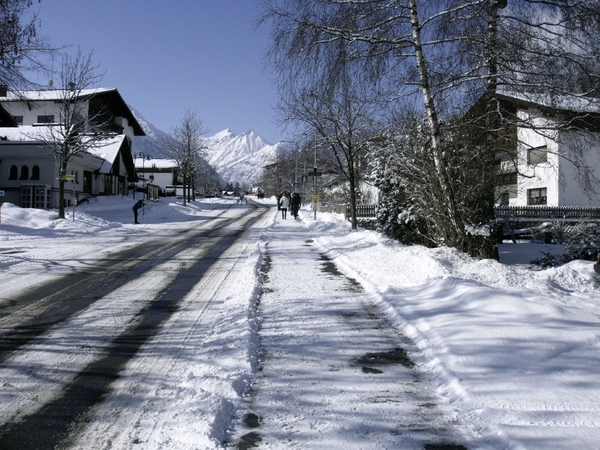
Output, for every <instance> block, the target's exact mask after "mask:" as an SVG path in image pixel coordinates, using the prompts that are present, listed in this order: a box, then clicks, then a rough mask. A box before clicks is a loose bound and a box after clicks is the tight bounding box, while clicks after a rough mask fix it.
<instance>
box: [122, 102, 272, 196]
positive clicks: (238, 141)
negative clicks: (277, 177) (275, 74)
mask: <svg viewBox="0 0 600 450" xmlns="http://www.w3.org/2000/svg"><path fill="white" fill-rule="evenodd" d="M130 108H131V111H132V112H133V115H134V116H135V118H136V120H137V121H138V122H139V124H140V126H141V127H142V129H143V130H144V132H145V133H146V136H136V137H135V151H136V152H142V153H144V155H145V156H151V157H155V158H161V157H162V156H161V155H160V153H159V152H158V151H157V145H156V144H157V143H158V141H159V140H160V138H161V137H162V136H165V135H166V134H167V133H165V132H164V131H161V130H159V129H158V128H156V127H155V126H154V125H153V124H151V123H150V122H148V121H147V120H146V119H144V116H142V114H141V113H140V112H139V111H137V110H136V109H135V108H133V107H131V106H130ZM204 143H205V145H206V150H205V152H206V155H205V156H206V160H207V161H208V164H209V165H210V166H211V167H212V168H213V169H214V170H215V171H216V172H217V173H218V174H219V177H220V178H221V180H222V181H224V182H225V183H229V182H231V183H233V184H235V183H240V184H241V185H243V186H246V187H250V186H252V185H253V184H254V182H256V181H257V180H258V179H259V178H260V175H261V174H262V171H263V168H264V166H265V165H267V164H270V163H271V162H273V161H274V160H275V157H276V154H277V151H278V149H279V148H280V146H281V144H274V145H273V144H270V143H268V142H267V141H266V140H264V139H263V138H261V137H260V136H259V135H257V134H256V133H254V131H247V132H246V133H243V134H240V135H236V134H234V133H233V132H232V131H231V130H229V129H226V130H223V131H221V132H220V133H217V134H215V135H214V136H211V137H208V138H206V139H205V142H204Z"/></svg>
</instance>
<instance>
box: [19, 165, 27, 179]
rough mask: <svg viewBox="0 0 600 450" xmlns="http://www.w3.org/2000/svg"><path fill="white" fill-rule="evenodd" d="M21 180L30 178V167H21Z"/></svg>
mask: <svg viewBox="0 0 600 450" xmlns="http://www.w3.org/2000/svg"><path fill="white" fill-rule="evenodd" d="M19 180H29V167H27V166H22V167H21V176H20V177H19Z"/></svg>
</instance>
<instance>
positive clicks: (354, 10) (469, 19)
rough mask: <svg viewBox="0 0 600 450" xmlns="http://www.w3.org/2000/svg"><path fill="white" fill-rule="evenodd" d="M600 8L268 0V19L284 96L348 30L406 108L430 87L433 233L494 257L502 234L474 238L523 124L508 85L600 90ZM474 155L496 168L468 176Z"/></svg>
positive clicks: (466, 1) (496, 1)
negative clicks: (478, 107)
mask: <svg viewBox="0 0 600 450" xmlns="http://www.w3.org/2000/svg"><path fill="white" fill-rule="evenodd" d="M598 13H599V8H598V1H596V0H592V1H587V0H585V1H584V0H569V1H567V0H552V1H550V0H548V1H545V0H521V1H518V2H516V1H515V2H510V1H509V2H507V1H506V0H439V1H432V0H309V1H300V0H267V1H266V6H265V21H270V24H271V29H272V36H273V44H272V48H271V54H270V55H271V61H272V62H273V65H274V66H275V67H276V68H277V69H278V71H279V72H280V73H281V74H282V76H281V77H280V81H281V83H282V94H283V95H284V96H285V95H287V94H286V89H285V88H286V86H289V85H290V84H293V81H294V79H295V78H296V77H297V76H298V74H302V75H301V76H310V74H311V72H313V73H315V67H318V65H319V64H322V63H323V61H324V60H325V59H326V58H327V57H328V56H329V55H331V53H332V52H333V51H334V49H335V48H339V46H340V44H339V42H340V41H343V42H345V43H346V49H345V53H346V55H347V57H348V58H349V59H350V60H352V61H357V62H359V63H360V64H362V67H363V71H364V73H365V74H367V75H368V76H369V77H370V79H371V80H372V82H373V85H374V86H378V89H380V88H381V86H382V85H386V86H388V88H389V89H388V90H387V96H388V98H389V99H394V100H401V102H399V104H400V105H401V106H400V107H401V108H405V107H406V105H410V106H411V107H412V106H414V105H417V104H418V102H416V99H417V95H419V96H420V97H421V100H420V104H421V107H420V108H419V107H418V108H415V109H414V111H415V116H414V119H416V121H415V123H417V124H419V125H418V126H419V130H421V132H423V133H426V136H427V137H428V139H427V141H426V142H427V143H426V150H427V156H428V158H427V159H428V160H430V161H431V163H432V166H431V170H432V171H433V175H435V176H434V178H431V177H429V178H428V179H429V180H431V181H435V183H434V184H435V186H433V185H422V186H421V191H422V192H425V191H426V190H428V189H433V190H435V191H436V192H437V195H436V198H438V199H439V201H438V202H437V203H436V206H437V207H438V209H439V210H440V211H442V212H443V214H439V215H438V217H439V219H436V218H435V217H434V216H430V217H427V219H428V220H430V221H431V223H432V224H433V225H434V226H433V228H432V230H437V231H435V233H434V234H433V235H432V236H431V239H432V240H433V241H434V243H436V244H437V245H448V246H452V247H456V248H459V249H461V250H467V251H469V252H470V253H472V254H482V255H483V256H485V257H491V256H492V252H491V249H492V245H491V244H492V241H491V239H487V240H485V239H484V240H483V242H482V240H480V239H477V240H478V241H480V244H477V245H479V248H478V249H477V248H475V247H476V245H473V243H472V242H470V241H471V238H472V236H473V234H472V231H471V230H474V229H476V228H477V226H478V225H479V224H480V223H479V222H484V221H490V220H491V219H493V198H494V196H493V187H494V183H493V179H494V174H495V170H494V164H495V153H496V150H497V148H496V147H497V144H498V140H499V138H500V136H499V133H500V132H501V130H502V128H503V127H505V126H506V125H514V121H513V122H512V123H511V122H510V119H514V118H509V117H506V116H504V115H502V114H501V109H500V107H499V102H498V95H497V92H498V90H499V89H503V90H506V89H511V90H516V91H517V92H520V93H524V92H525V93H534V94H535V93H540V92H541V89H542V88H544V89H546V90H547V91H548V90H549V91H551V92H555V93H561V94H565V93H570V94H574V95H576V96H579V97H581V96H582V95H587V96H588V98H589V96H590V95H594V94H595V92H597V88H598V83H597V80H598V78H597V67H598V64H597V58H596V59H594V58H595V55H597V54H598V53H597V47H598V45H599V44H598V36H597V34H598V32H597V30H598V27H597V24H598V22H599V21H598V17H599V14H598ZM584 49H589V54H588V53H586V51H585V50H584ZM532 62H533V64H532ZM548 63H551V64H550V65H547V64H548ZM560 68H566V69H568V73H569V81H570V83H568V84H569V85H570V86H571V87H570V88H569V89H565V87H566V84H565V83H564V80H562V81H561V80H560V78H561V77H560V76H557V74H559V73H560V71H557V69H560ZM549 84H552V87H550V88H549V87H548V85H549ZM583 86H588V87H589V88H587V90H586V89H583V90H582V87H583ZM481 99H483V103H484V108H483V109H482V113H481V116H480V117H479V118H477V120H472V122H471V124H472V127H471V128H470V131H469V133H466V132H465V129H466V128H465V126H464V124H461V123H460V121H458V120H457V118H460V117H462V116H463V115H464V114H466V113H467V112H468V111H469V110H470V108H471V107H472V106H473V104H474V103H475V102H476V101H481ZM422 118H423V119H424V121H423V120H421V119H422ZM408 123H409V124H410V121H409V122H408ZM563 125H564V124H560V125H558V126H563ZM468 134H471V135H476V136H475V138H474V139H473V140H474V143H471V144H469V145H460V144H461V140H463V139H465V138H467V135H468ZM457 139H458V140H457ZM462 143H463V144H464V141H463V142H462ZM461 147H462V149H463V150H462V151H463V153H464V154H463V155H460V152H461ZM405 148H410V146H406V147H405ZM450 155H454V156H452V157H451V156H450ZM473 158H475V159H476V160H478V161H479V164H480V167H483V168H484V170H481V171H478V173H480V174H481V176H483V177H484V179H483V180H477V179H475V178H474V177H463V178H462V180H461V181H460V182H457V180H456V179H455V177H454V174H455V173H456V168H455V167H453V166H452V164H456V163H457V162H458V161H460V160H461V159H462V160H465V159H469V160H472V159H473ZM467 180H470V182H473V183H475V185H477V186H481V187H485V189H486V191H485V192H482V191H480V193H481V195H483V196H484V200H483V201H485V202H486V203H487V207H485V208H481V207H480V206H479V204H480V203H481V200H480V199H475V201H474V204H476V205H478V206H477V207H476V208H475V210H477V211H478V212H479V213H480V214H481V216H480V217H479V218H477V217H475V215H474V214H472V213H467V214H465V210H466V205H465V203H464V200H465V199H467V198H468V197H469V196H468V195H467V194H465V193H464V192H463V193H459V192H458V191H457V190H458V189H460V190H462V191H465V190H466V191H467V192H468V190H469V189H470V186H468V185H465V184H463V182H466V181H467ZM489 180H492V182H490V181H489ZM434 188H435V189H434Z"/></svg>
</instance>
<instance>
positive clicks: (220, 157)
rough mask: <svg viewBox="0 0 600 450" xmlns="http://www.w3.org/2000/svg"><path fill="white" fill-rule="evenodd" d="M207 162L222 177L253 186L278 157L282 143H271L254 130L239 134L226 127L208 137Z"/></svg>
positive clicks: (229, 180) (232, 181)
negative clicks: (266, 167) (265, 168)
mask: <svg viewBox="0 0 600 450" xmlns="http://www.w3.org/2000/svg"><path fill="white" fill-rule="evenodd" d="M205 144H206V146H207V149H206V158H207V160H208V163H209V164H210V165H211V166H212V167H213V168H214V169H215V170H216V171H217V172H218V173H219V175H220V176H221V177H223V179H225V181H227V182H231V183H234V184H235V183H240V184H242V185H246V186H251V185H252V184H253V183H255V182H256V181H258V179H259V178H260V175H262V172H263V169H264V167H265V166H266V165H268V164H270V163H272V162H274V161H275V157H276V155H277V151H278V149H279V148H280V146H281V144H270V143H269V142H267V141H266V140H264V139H263V138H262V137H260V136H259V135H257V134H256V133H255V132H254V131H247V132H246V133H243V134H240V135H236V134H234V133H233V132H232V131H231V130H229V129H226V130H223V131H221V132H220V133H217V134H215V135H214V136H211V137H209V138H207V139H206V141H205Z"/></svg>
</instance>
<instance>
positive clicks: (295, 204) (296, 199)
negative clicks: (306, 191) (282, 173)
mask: <svg viewBox="0 0 600 450" xmlns="http://www.w3.org/2000/svg"><path fill="white" fill-rule="evenodd" d="M300 203H301V197H300V194H298V193H297V192H294V195H292V215H293V216H294V219H297V218H298V210H299V209H300Z"/></svg>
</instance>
